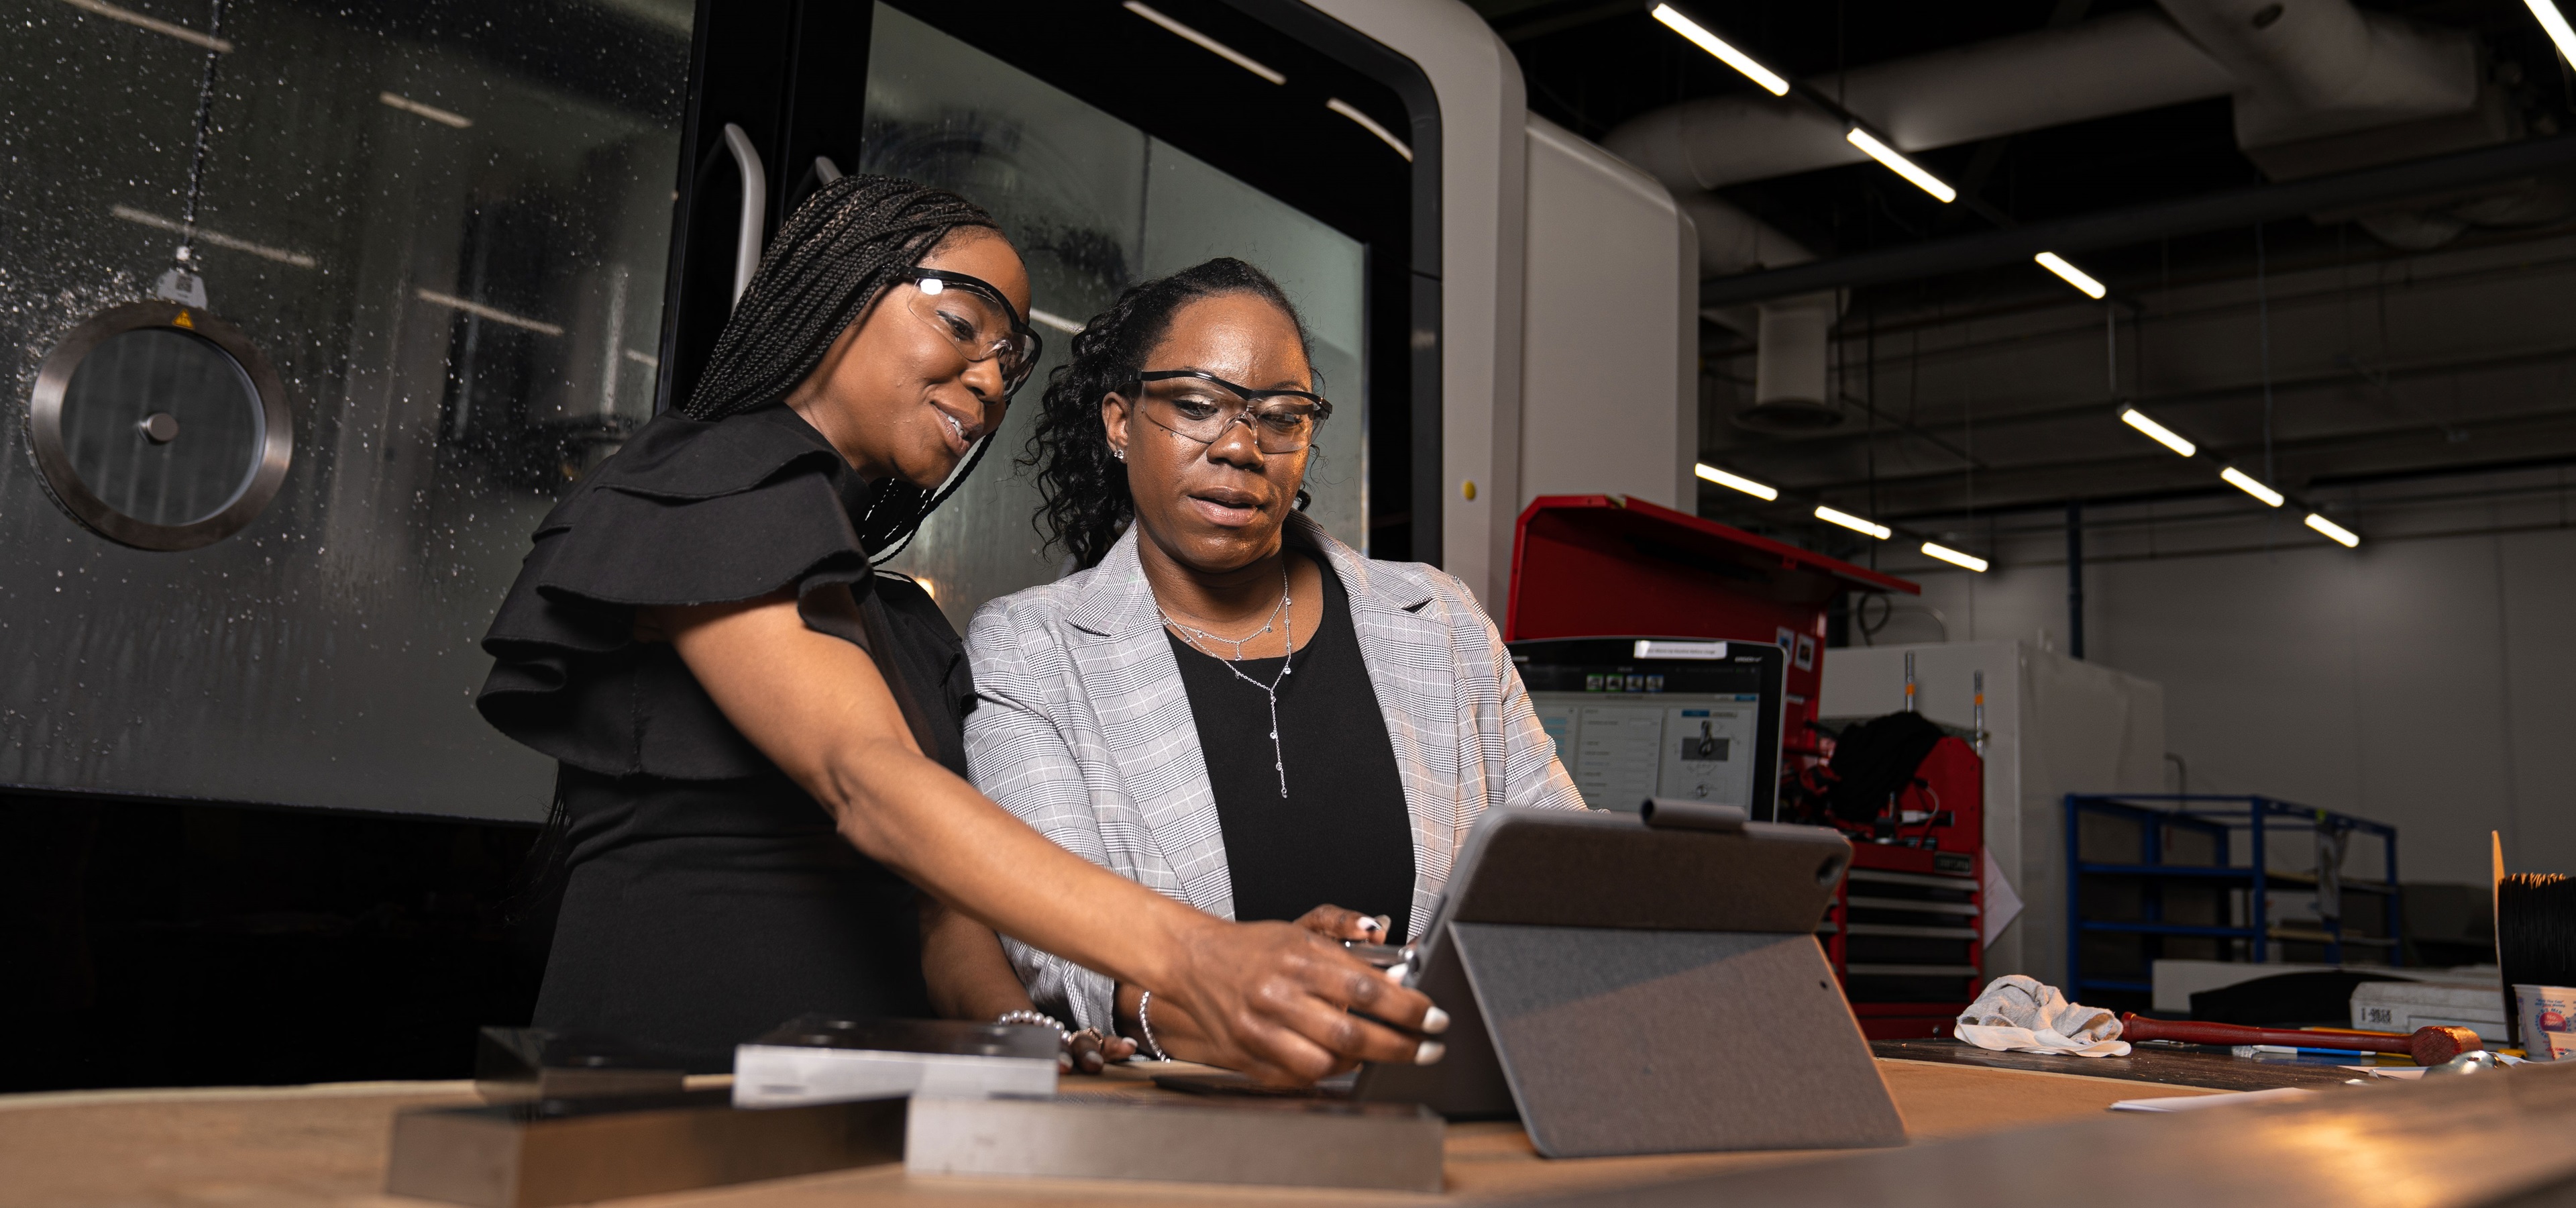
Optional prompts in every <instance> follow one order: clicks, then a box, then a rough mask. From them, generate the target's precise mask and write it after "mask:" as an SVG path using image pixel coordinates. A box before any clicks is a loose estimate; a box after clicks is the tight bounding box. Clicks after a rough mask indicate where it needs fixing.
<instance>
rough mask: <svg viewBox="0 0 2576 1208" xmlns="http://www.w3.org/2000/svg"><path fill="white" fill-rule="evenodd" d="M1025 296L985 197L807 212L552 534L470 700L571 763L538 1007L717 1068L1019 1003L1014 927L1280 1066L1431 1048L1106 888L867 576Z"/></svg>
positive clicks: (907, 195) (913, 191)
mask: <svg viewBox="0 0 2576 1208" xmlns="http://www.w3.org/2000/svg"><path fill="white" fill-rule="evenodd" d="M1028 311H1029V285H1028V274H1027V272H1026V270H1025V269H1024V268H1023V266H1022V265H1021V263H1020V258H1019V255H1018V253H1017V252H1016V251H1014V250H1013V249H1012V247H1011V245H1010V244H1009V243H1008V242H1007V241H1005V240H1004V239H1003V238H1002V236H1001V234H1000V232H999V230H998V229H997V228H996V227H995V225H994V223H993V220H992V218H991V217H989V216H988V215H986V214H985V213H984V212H983V211H982V210H980V209H978V208H976V207H975V206H974V205H972V204H970V203H968V202H967V201H965V200H964V199H962V198H959V197H957V196H956V195H954V194H951V193H947V192H944V191H941V190H937V189H930V188H924V187H922V186H919V185H914V184H910V183H908V182H904V181H898V180H889V179H885V178H881V177H855V176H854V177H845V178H843V179H841V180H839V181H836V182H834V183H832V184H830V185H827V186H825V187H824V188H823V189H822V190H821V191H820V192H818V193H817V194H816V195H815V196H814V197H813V198H812V199H811V200H809V201H807V202H806V203H805V204H804V205H803V206H802V207H800V208H799V209H798V210H797V212H796V214H795V215H794V216H793V217H791V218H790V219H789V220H788V221H787V223H786V224H785V225H784V227H783V228H782V229H781V230H780V231H779V233H778V235H777V238H776V239H775V240H774V242H773V243H772V245H771V247H770V250H769V252H768V254H767V256H766V257H764V259H763V261H762V263H761V266H760V270H759V272H758V274H757V275H756V276H754V277H753V278H752V281H751V283H750V287H749V289H748V290H747V291H746V292H745V293H744V294H743V296H742V299H741V301H740V303H739V304H738V305H737V307H736V308H735V310H734V313H733V317H732V319H731V321H730V322H729V323H728V324H727V325H726V327H725V329H724V331H723V333H722V334H721V335H720V336H719V337H718V340H717V343H716V347H715V351H714V353H713V355H712V357H711V358H710V360H709V362H708V365H707V368H706V373H705V377H704V378H703V379H702V380H701V381H700V382H699V384H698V386H697V388H696V390H695V392H694V393H693V394H692V395H691V396H690V398H689V400H688V402H687V404H686V405H685V406H682V407H680V408H677V409H675V410H674V411H672V412H669V413H666V414H664V415H662V416H659V417H657V418H656V419H654V420H653V421H652V422H651V423H649V424H647V425H645V426H644V427H643V428H642V429H640V430H639V431H637V432H636V433H635V435H634V437H633V438H632V439H631V440H629V441H628V442H627V443H626V445H625V447H624V448H623V449H622V450H621V451H619V452H618V453H617V454H616V455H615V456H614V457H611V458H609V459H608V460H607V461H606V462H603V463H602V464H601V465H600V466H599V468H598V469H596V470H594V471H593V472H592V473H591V474H590V475H589V476H588V477H587V478H586V479H584V480H583V481H582V482H581V484H580V485H579V486H577V487H576V488H575V489H574V491H573V493H572V494H571V496H570V497H569V498H567V499H565V500H564V502H563V503H562V504H561V505H559V506H558V507H556V508H555V510H554V511H553V513H552V514H550V515H549V516H548V517H547V518H546V519H545V521H544V522H543V523H542V524H541V525H540V526H539V527H538V529H537V533H536V537H535V542H536V543H535V548H534V549H533V550H532V551H531V552H530V553H529V555H528V559H527V563H526V566H525V568H524V569H523V570H522V572H521V574H520V577H519V581H518V583H517V584H516V585H515V586H514V587H513V588H512V589H511V592H510V595H509V597H508V598H507V599H506V600H505V601H504V602H503V603H502V605H501V609H500V612H499V615H498V616H497V617H496V618H495V619H494V621H493V624H492V629H491V632H490V633H489V634H488V635H487V636H486V637H485V638H484V648H485V649H486V650H487V651H488V652H490V653H491V654H492V655H493V657H494V659H495V666H494V668H493V671H492V676H491V679H490V680H489V681H488V682H487V683H486V684H485V685H484V689H483V692H482V695H481V696H480V698H479V699H478V701H477V704H478V705H479V707H480V708H481V709H482V711H483V715H484V716H485V718H486V719H488V720H489V721H491V723H492V724H493V725H495V726H496V727H498V728H499V729H501V730H502V731H503V732H504V733H506V734H508V735H510V736H511V737H512V738H514V739H517V740H518V741H520V742H523V743H526V744H527V745H529V746H531V747H534V748H536V749H537V750H539V751H541V752H543V753H545V754H547V755H550V756H553V757H554V758H555V759H556V760H557V763H558V767H559V769H560V774H559V778H558V781H557V786H558V787H557V796H556V808H557V810H558V811H559V813H560V814H561V815H562V816H563V818H564V822H565V830H564V833H563V842H562V847H563V853H564V854H563V857H562V859H563V864H564V868H565V870H566V874H565V881H564V898H563V905H562V908H561V913H560V918H559V922H558V923H557V926H556V931H555V937H554V947H553V950H552V952H551V953H550V955H549V957H548V960H547V966H546V976H545V984H544V988H543V990H542V991H541V993H540V995H539V998H538V1003H537V1011H536V1023H537V1024H538V1026H540V1027H545V1028H550V1029H555V1030H559V1031H566V1032H575V1033H583V1034H588V1035H592V1036H598V1037H606V1038H613V1039H616V1040H620V1041H624V1042H628V1043H631V1044H636V1045H641V1046H643V1047H646V1048H648V1049H654V1050H660V1051H664V1052H669V1053H673V1054H676V1055H679V1056H681V1057H684V1058H686V1059H687V1060H689V1061H691V1062H692V1063H693V1064H695V1065H698V1066H701V1067H705V1068H719V1069H721V1068H727V1067H728V1066H729V1065H730V1062H731V1057H732V1049H733V1046H734V1045H735V1044H737V1043H740V1042H743V1041H747V1040H750V1039H752V1038H754V1037H756V1036H758V1035H760V1034H761V1033H764V1032H766V1031H768V1030H770V1029H771V1028H774V1027H776V1026H777V1025H779V1024H781V1023H783V1022H785V1021H787V1020H789V1019H791V1018H794V1017H796V1016H799V1015H802V1014H807V1013H817V1012H819V1013H826V1014H830V1015H834V1016H838V1017H843V1018H850V1017H860V1018H864V1017H869V1016H879V1017H883V1016H920V1015H926V1014H929V1013H931V1012H932V1011H933V1010H934V1009H940V1010H944V1011H945V1012H946V1013H949V1014H953V1015H964V1016H979V1015H980V1016H981V1017H984V1018H992V1017H993V1015H994V1014H996V1013H998V1012H1006V1011H1011V1010H1013V1009H1020V1010H1025V1009H1026V1008H1028V1007H1029V1005H1030V1003H1029V999H1028V998H1027V996H1026V994H1025V993H1024V992H1023V991H1022V990H1021V989H1020V987H1019V984H1018V982H1017V981H1016V979H1014V978H1013V977H1012V976H1011V972H1010V968H1009V966H1008V965H1007V964H1006V963H1005V962H1004V960H1003V954H1002V949H1001V947H1000V945H999V943H998V942H997V940H996V939H995V936H994V931H995V929H999V930H1000V931H1002V932H1004V933H1007V934H1010V935H1014V936H1019V937H1024V938H1025V939H1027V940H1028V941H1029V942H1031V943H1036V944H1041V945H1044V946H1046V947H1047V949H1048V950H1050V951H1055V952H1062V953H1065V954H1067V955H1068V956H1070V957H1071V958H1072V959H1076V960H1080V961H1082V962H1084V963H1085V964H1086V965H1088V966H1090V967H1092V968H1096V969H1103V970H1110V971H1113V972H1114V973H1115V974H1116V975H1117V976H1118V977H1120V978H1122V979H1128V980H1133V981H1135V982H1137V983H1138V984H1141V985H1146V986H1151V987H1152V988H1153V989H1155V990H1156V991H1159V992H1160V993H1162V994H1163V995H1164V996H1165V997H1166V998H1167V999H1168V1000H1170V1001H1172V1002H1177V1003H1186V1004H1187V1009H1188V1010H1189V1011H1191V1012H1192V1014H1193V1017H1194V1018H1206V1019H1210V1020H1213V1021H1215V1023H1214V1025H1213V1026H1214V1027H1215V1028H1216V1030H1217V1031H1218V1032H1219V1033H1220V1034H1221V1035H1222V1036H1223V1038H1224V1039H1223V1041H1222V1042H1221V1044H1220V1046H1219V1047H1220V1051H1221V1052H1222V1053H1223V1055H1224V1056H1225V1057H1226V1058H1227V1059H1228V1062H1229V1064H1237V1065H1240V1066H1242V1067H1243V1068H1247V1069H1251V1070H1255V1071H1258V1072H1260V1073H1262V1074H1263V1075H1264V1076H1266V1077H1269V1078H1271V1079H1273V1080H1277V1081H1286V1082H1294V1081H1305V1080H1311V1079H1313V1078H1316V1077H1320V1076H1322V1075H1324V1074H1326V1073H1329V1072H1331V1071H1332V1070H1334V1069H1336V1068H1341V1067H1344V1066H1347V1065H1348V1064H1350V1063H1351V1062H1353V1061H1355V1060H1361V1059H1372V1060H1383V1059H1389V1058H1397V1057H1410V1056H1411V1055H1413V1054H1415V1053H1416V1052H1417V1051H1418V1048H1419V1045H1420V1040H1419V1037H1418V1036H1415V1035H1412V1034H1410V1033H1408V1032H1406V1031H1404V1030H1403V1029H1404V1028H1408V1027H1410V1028H1418V1027H1420V1026H1421V1025H1422V1024H1423V1022H1424V1019H1425V1014H1426V1012H1427V1011H1428V1010H1429V1008H1430V1004H1429V1003H1428V1002H1427V1001H1426V1000H1424V999H1423V998H1422V997H1421V996H1420V995H1418V994H1415V993H1413V992H1411V991H1408V990H1403V989H1400V988H1398V987H1396V986H1394V985H1392V984H1390V983H1388V982H1387V981H1386V980H1385V979H1383V978H1381V977H1379V976H1377V975H1376V974H1375V972H1374V971H1373V970H1371V969H1369V968H1368V967H1367V966H1366V965H1364V964H1362V963H1360V962H1358V961H1356V960H1353V959H1351V958H1350V957H1349V956H1347V955H1346V954H1344V953H1342V952H1341V951H1339V950H1338V949H1336V948H1334V947H1332V946H1330V945H1327V944H1324V943H1322V942H1321V941H1320V940H1317V939H1316V938H1315V937H1313V936H1311V935H1308V934H1305V933H1301V932H1299V931H1297V930H1296V929H1294V928H1290V927H1285V926H1277V925H1274V926H1271V927H1267V928H1263V927H1245V926H1238V925H1235V924H1231V923H1227V922H1223V921H1220V920H1218V919H1215V918H1213V917H1211V916H1209V915H1207V914H1204V913H1202V912H1199V911H1194V910H1190V909H1188V908H1187V907H1185V906H1182V905H1180V904H1178V903H1175V902H1172V901H1171V900H1169V899H1167V898H1165V897H1163V896H1161V895H1158V894H1155V893H1152V892H1150V891H1148V890H1145V889H1142V888H1140V887H1138V886H1136V885H1134V884H1132V883H1130V882H1128V881H1126V880H1123V879H1121V878H1118V877H1116V876H1113V875H1110V874H1108V873H1106V872H1104V871H1102V870H1100V869H1098V868H1096V867H1094V866H1093V865H1091V864H1088V863H1086V862H1084V861H1083V860H1081V859H1079V858H1077V857H1075V856H1073V855H1070V854H1068V853H1066V852H1065V851H1064V850H1063V849H1062V848H1060V847H1058V846H1056V845H1054V844H1052V843H1049V842H1047V840H1046V839H1045V838H1043V837H1042V836H1040V835H1038V834H1037V833H1036V832H1035V831H1033V830H1031V829H1029V828H1028V827H1027V826H1026V825H1024V824H1022V823H1021V822H1019V821H1018V820H1017V819H1015V818H1013V817H1012V816H1011V815H1010V814H1008V813H1006V812H1004V811H1002V810H1001V809H999V808H998V807H996V806H995V805H993V803H992V802H990V801H988V800H986V799H985V798H983V797H981V796H979V795H977V794H976V792H975V791H974V790H973V789H971V788H969V787H968V786H967V784H966V782H965V780H964V779H963V774H964V772H965V767H966V765H965V756H964V748H963V745H962V741H961V738H960V735H959V722H960V717H961V715H962V714H963V713H964V712H965V711H966V709H967V708H968V706H969V704H970V703H971V701H972V699H973V695H972V694H973V687H972V682H971V679H970V677H969V674H968V671H967V668H966V665H965V661H964V658H963V654H962V651H961V647H960V642H959V639H958V637H957V634H956V632H955V630H953V629H951V628H950V627H949V625H948V623H947V621H946V620H945V619H944V618H943V617H942V616H941V614H940V612H939V611H938V609H937V608H936V607H934V606H933V605H932V603H931V601H930V598H929V597H928V596H927V595H926V594H925V593H924V592H923V591H922V590H921V589H920V588H919V587H917V586H915V585H914V584H913V583H912V582H911V581H910V580H908V579H904V578H901V577H900V576H893V575H881V574H879V573H877V572H876V570H875V569H874V564H875V563H876V562H879V561H882V560H883V559H884V558H886V557H888V556H890V555H891V554H892V553H893V552H894V551H895V550H897V549H899V548H901V546H902V545H903V543H904V542H905V541H906V540H908V539H909V538H910V536H911V534H912V532H913V530H914V528H915V527H916V526H918V524H919V523H920V521H921V518H922V516H923V515H925V514H926V513H927V512H928V511H929V510H930V508H932V507H933V506H936V505H937V503H938V502H939V501H940V499H941V498H943V497H944V496H943V492H942V490H941V485H942V483H943V482H951V481H952V480H953V479H955V478H957V477H960V476H962V474H963V472H964V471H963V470H961V469H960V466H961V463H962V464H963V465H964V468H965V469H969V470H971V469H972V468H973V463H974V460H975V457H976V454H977V453H979V452H980V450H981V447H982V442H983V441H984V439H985V438H986V437H987V436H988V435H989V434H990V433H991V432H992V431H993V430H994V429H996V428H997V427H999V426H1000V424H1001V422H1002V415H1003V410H1004V408H1005V407H1006V406H1007V405H1008V404H1009V401H1010V396H1011V392H1012V391H1013V390H1014V389H1015V388H1016V387H1017V386H1018V385H1019V384H1020V382H1021V381H1022V380H1023V379H1024V378H1025V377H1026V376H1027V374H1028V372H1029V369H1030V367H1031V366H1032V365H1033V364H1034V362H1035V361H1036V357H1037V350H1038V341H1037V337H1036V336H1035V334H1034V333H1032V332H1031V331H1030V330H1029V327H1028V324H1027V322H1026V316H1027V314H1028ZM1354 1009H1357V1010H1363V1011H1365V1012H1366V1013H1367V1014H1368V1015H1370V1016H1373V1017H1375V1019H1376V1020H1386V1021H1392V1025H1388V1024H1380V1023H1377V1022H1373V1021H1370V1020H1364V1019H1361V1018H1360V1017H1358V1016H1356V1015H1353V1014H1351V1013H1350V1012H1351V1011H1352V1010H1354ZM1029 1014H1031V1015H1034V1012H1029ZM1023 1018H1024V1019H1025V1016H1024V1017H1023ZM1433 1020H1434V1026H1435V1027H1436V1026H1437V1024H1438V1023H1439V1022H1441V1021H1442V1017H1438V1016H1433ZM1068 1043H1070V1038H1068ZM1110 1047H1111V1055H1113V1056H1115V1055H1123V1052H1124V1051H1125V1046H1124V1045H1112V1046H1110Z"/></svg>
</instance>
